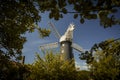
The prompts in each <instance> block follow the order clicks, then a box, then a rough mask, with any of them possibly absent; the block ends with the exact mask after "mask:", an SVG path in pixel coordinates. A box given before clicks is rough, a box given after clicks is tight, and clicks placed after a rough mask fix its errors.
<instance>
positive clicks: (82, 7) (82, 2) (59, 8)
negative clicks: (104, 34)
mask: <svg viewBox="0 0 120 80" xmlns="http://www.w3.org/2000/svg"><path fill="white" fill-rule="evenodd" d="M36 2H37V1H36ZM37 3H38V7H39V10H40V11H42V12H45V11H49V12H50V14H49V18H54V19H55V20H59V18H63V14H67V13H73V14H74V16H73V17H74V18H75V19H76V18H77V17H80V22H81V23H84V21H85V19H88V20H91V19H100V24H101V25H102V26H104V27H105V28H106V27H111V26H112V25H115V24H120V19H119V18H118V17H117V16H116V13H119V8H120V1H118V0H74V1H73V0H67V1H66V0H57V1H56V0H46V1H38V2H37ZM70 6H71V9H73V11H71V10H70V9H69V8H67V7H70ZM69 10H70V11H69Z"/></svg>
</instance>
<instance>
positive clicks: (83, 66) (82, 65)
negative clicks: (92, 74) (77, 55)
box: [75, 61, 88, 70]
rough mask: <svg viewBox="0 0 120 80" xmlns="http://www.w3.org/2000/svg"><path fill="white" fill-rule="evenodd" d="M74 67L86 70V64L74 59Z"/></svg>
mask: <svg viewBox="0 0 120 80" xmlns="http://www.w3.org/2000/svg"><path fill="white" fill-rule="evenodd" d="M75 67H76V68H79V69H80V70H88V66H87V64H86V63H85V62H76V61H75Z"/></svg>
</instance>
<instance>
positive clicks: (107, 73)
mask: <svg viewBox="0 0 120 80" xmlns="http://www.w3.org/2000/svg"><path fill="white" fill-rule="evenodd" d="M89 54H91V55H90V56H89V57H88V55H89ZM84 56H85V57H84V58H83V59H86V60H89V59H90V60H91V57H93V59H92V60H91V61H90V62H89V65H90V71H92V72H93V75H94V78H95V80H105V79H109V80H119V76H120V40H119V39H116V40H113V39H110V40H106V41H104V42H101V43H99V44H95V45H94V46H93V47H92V49H91V53H90V52H88V54H84Z"/></svg>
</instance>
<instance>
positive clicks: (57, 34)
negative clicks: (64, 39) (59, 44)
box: [49, 22, 61, 39]
mask: <svg viewBox="0 0 120 80" xmlns="http://www.w3.org/2000/svg"><path fill="white" fill-rule="evenodd" d="M49 24H50V26H51V28H52V30H53V33H54V34H55V37H56V38H58V39H60V38H61V35H60V34H59V32H58V31H57V29H56V28H55V26H54V25H53V24H52V23H51V22H50V23H49Z"/></svg>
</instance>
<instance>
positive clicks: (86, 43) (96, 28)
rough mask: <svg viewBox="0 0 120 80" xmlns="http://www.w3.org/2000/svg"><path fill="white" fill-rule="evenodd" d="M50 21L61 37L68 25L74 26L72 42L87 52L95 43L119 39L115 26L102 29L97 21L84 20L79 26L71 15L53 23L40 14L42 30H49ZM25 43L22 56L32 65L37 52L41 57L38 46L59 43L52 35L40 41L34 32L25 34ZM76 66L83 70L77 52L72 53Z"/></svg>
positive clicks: (46, 16) (82, 64)
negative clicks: (72, 24)
mask: <svg viewBox="0 0 120 80" xmlns="http://www.w3.org/2000/svg"><path fill="white" fill-rule="evenodd" d="M49 21H51V22H52V23H53V24H54V25H55V27H56V28H57V30H58V32H59V33H60V34H61V35H63V34H64V32H65V31H66V29H67V28H68V26H69V24H70V23H74V24H75V30H74V33H73V35H74V36H73V42H75V43H77V44H78V45H80V46H81V47H82V48H83V49H85V50H89V49H90V48H91V47H92V46H93V45H94V44H95V43H99V42H101V41H104V40H107V39H110V38H119V37H120V32H119V31H120V26H119V25H116V26H113V27H111V28H106V29H105V28H103V27H102V26H100V24H99V20H86V21H85V23H84V24H81V23H80V21H79V18H77V19H74V18H73V15H72V14H67V15H64V18H62V19H60V20H58V21H55V20H53V19H49V17H48V13H44V14H41V22H40V23H39V26H40V27H42V28H49V29H50V26H49V25H48V22H49ZM25 36H26V37H27V42H26V43H25V44H24V48H23V55H25V57H26V58H25V63H33V62H34V60H35V53H36V52H38V53H39V54H40V55H43V53H42V52H41V50H40V49H39V46H40V45H42V44H47V43H51V42H57V41H59V40H58V39H57V38H56V37H55V36H54V34H53V33H51V34H50V36H49V37H46V38H43V39H41V38H40V37H39V33H38V31H37V30H36V31H35V32H33V33H26V34H25ZM73 53H74V57H75V60H76V64H78V65H79V66H81V68H82V69H85V65H86V64H85V61H81V60H79V58H78V57H79V56H78V54H79V52H77V51H75V50H74V51H73Z"/></svg>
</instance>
